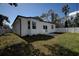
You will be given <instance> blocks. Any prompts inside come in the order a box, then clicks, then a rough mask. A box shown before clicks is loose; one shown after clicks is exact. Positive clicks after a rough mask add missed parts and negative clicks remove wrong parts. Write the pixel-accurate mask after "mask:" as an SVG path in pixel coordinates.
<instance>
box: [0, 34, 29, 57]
mask: <svg viewBox="0 0 79 59" xmlns="http://www.w3.org/2000/svg"><path fill="white" fill-rule="evenodd" d="M26 45H27V41H25V40H23V39H22V38H20V37H19V36H17V35H16V34H14V33H7V34H5V35H2V36H0V55H5V56H7V55H12V56H14V55H15V56H17V55H28V53H29V52H28V51H27V50H28V49H27V46H26ZM26 49H27V50H26Z"/></svg>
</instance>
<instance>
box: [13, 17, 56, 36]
mask: <svg viewBox="0 0 79 59" xmlns="http://www.w3.org/2000/svg"><path fill="white" fill-rule="evenodd" d="M20 19H21V24H20V21H19V20H16V22H15V24H14V26H13V29H14V32H15V33H17V34H19V35H20V34H21V35H20V36H25V35H36V34H48V33H51V32H54V31H55V27H54V28H53V29H52V28H51V26H52V25H53V24H50V23H46V22H41V21H38V20H35V19H30V18H29V19H26V18H20ZM28 21H30V29H28ZM32 21H33V22H36V29H32ZM43 25H47V32H46V31H45V29H43ZM20 26H21V28H20ZM53 26H54V25H53ZM20 29H21V31H20ZM20 32H21V33H20Z"/></svg>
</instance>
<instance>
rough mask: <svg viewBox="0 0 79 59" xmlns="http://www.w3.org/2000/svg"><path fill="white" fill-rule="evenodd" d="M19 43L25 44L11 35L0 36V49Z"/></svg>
mask: <svg viewBox="0 0 79 59" xmlns="http://www.w3.org/2000/svg"><path fill="white" fill-rule="evenodd" d="M19 43H25V44H27V42H26V41H25V40H23V39H21V38H20V37H18V36H17V35H15V34H13V33H7V34H5V35H2V36H0V49H1V48H5V47H6V46H11V45H14V44H19Z"/></svg>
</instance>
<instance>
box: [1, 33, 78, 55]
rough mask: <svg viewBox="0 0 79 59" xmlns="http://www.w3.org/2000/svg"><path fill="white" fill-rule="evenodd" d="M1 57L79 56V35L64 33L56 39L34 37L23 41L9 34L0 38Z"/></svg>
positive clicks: (45, 36)
mask: <svg viewBox="0 0 79 59" xmlns="http://www.w3.org/2000/svg"><path fill="white" fill-rule="evenodd" d="M25 40H26V41H25ZM27 42H29V43H30V45H29V44H28V43H27ZM31 44H32V45H31ZM0 55H55V56H56V55H57V56H58V55H61V56H62V55H66V56H67V55H79V33H63V34H58V35H56V36H54V37H51V36H47V35H37V36H35V35H34V36H31V37H30V36H29V37H28V36H27V37H23V39H22V38H20V37H19V36H17V35H16V34H14V33H7V34H5V35H2V36H0Z"/></svg>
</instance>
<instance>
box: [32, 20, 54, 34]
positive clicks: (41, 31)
mask: <svg viewBox="0 0 79 59" xmlns="http://www.w3.org/2000/svg"><path fill="white" fill-rule="evenodd" d="M32 21H34V22H36V29H31V35H34V34H48V33H51V32H53V31H54V30H55V29H51V25H53V24H50V23H45V22H41V21H37V20H33V19H32V20H31V23H32ZM43 25H47V32H46V31H45V29H43ZM53 26H54V25H53Z"/></svg>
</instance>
